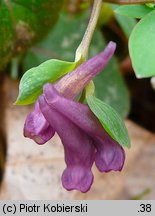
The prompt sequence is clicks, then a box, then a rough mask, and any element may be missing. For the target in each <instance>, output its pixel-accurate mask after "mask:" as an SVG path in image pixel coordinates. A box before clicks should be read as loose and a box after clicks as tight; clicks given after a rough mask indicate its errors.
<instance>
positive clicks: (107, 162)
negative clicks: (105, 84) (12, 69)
mask: <svg viewBox="0 0 155 216" xmlns="http://www.w3.org/2000/svg"><path fill="white" fill-rule="evenodd" d="M44 94H45V98H46V101H47V102H48V104H49V105H50V106H51V107H52V108H53V109H56V110H57V111H58V112H60V113H61V114H63V115H64V116H65V117H66V118H68V119H69V120H70V121H72V122H73V123H74V124H76V125H77V126H78V127H79V128H81V129H83V130H84V131H85V132H86V133H87V134H89V135H90V136H91V137H92V138H93V139H94V140H95V142H94V143H95V146H96V149H97V153H96V159H95V161H96V165H97V167H98V169H99V170H100V171H101V172H108V171H111V170H115V171H117V170H121V169H122V167H123V164H124V160H125V153H124V150H123V148H122V147H121V146H120V145H119V144H118V143H117V142H116V141H114V140H113V139H112V138H111V137H110V135H109V134H108V133H107V132H106V131H105V130H104V128H103V127H102V126H101V124H100V123H99V121H98V119H97V118H96V117H95V115H94V114H93V113H92V112H91V110H90V109H89V107H88V106H86V105H84V104H80V103H78V102H74V101H72V100H69V99H66V98H64V97H63V96H61V95H60V94H59V93H58V92H57V91H56V89H55V88H54V87H53V86H52V85H51V84H46V85H45V86H44Z"/></svg>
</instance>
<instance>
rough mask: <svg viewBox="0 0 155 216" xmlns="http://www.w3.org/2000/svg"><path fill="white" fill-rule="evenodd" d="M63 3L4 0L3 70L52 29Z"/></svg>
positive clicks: (0, 31) (0, 5) (0, 6)
mask: <svg viewBox="0 0 155 216" xmlns="http://www.w3.org/2000/svg"><path fill="white" fill-rule="evenodd" d="M62 2H63V0H59V1H57V0H48V1H45V0H12V1H6V0H1V1H0V70H2V69H3V68H4V67H5V66H6V64H7V63H8V62H9V61H10V60H11V59H12V57H13V56H16V55H19V54H20V53H23V52H24V51H25V50H26V49H27V48H28V47H29V46H30V45H32V44H33V43H35V42H36V41H38V40H39V39H40V38H42V37H43V36H44V35H45V34H46V33H47V32H48V30H49V27H51V26H53V25H54V24H55V22H56V20H57V18H58V15H59V11H60V9H61V5H62Z"/></svg>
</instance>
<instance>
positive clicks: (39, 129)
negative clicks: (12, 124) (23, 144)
mask: <svg viewBox="0 0 155 216" xmlns="http://www.w3.org/2000/svg"><path fill="white" fill-rule="evenodd" d="M54 134H55V131H54V130H53V128H52V127H51V125H50V124H49V123H48V122H47V121H46V119H45V117H44V116H43V114H42V112H41V111H40V107H39V103H38V101H37V102H36V103H35V106H34V111H33V112H31V113H29V114H28V116H27V118H26V121H25V124H24V136H25V137H29V138H30V139H33V140H34V141H35V142H36V143H37V144H44V143H46V142H47V141H48V140H50V139H51V138H52V137H53V136H54Z"/></svg>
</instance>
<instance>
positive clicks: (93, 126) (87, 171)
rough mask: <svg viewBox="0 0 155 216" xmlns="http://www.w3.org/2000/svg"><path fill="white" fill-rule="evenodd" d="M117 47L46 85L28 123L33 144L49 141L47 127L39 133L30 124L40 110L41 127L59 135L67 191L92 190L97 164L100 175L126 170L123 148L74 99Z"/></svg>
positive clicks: (27, 131) (63, 182)
mask: <svg viewBox="0 0 155 216" xmlns="http://www.w3.org/2000/svg"><path fill="white" fill-rule="evenodd" d="M115 48H116V44H115V43H113V42H110V43H109V44H108V46H107V47H106V48H105V50H104V51H103V52H101V53H99V54H98V55H97V56H95V57H93V58H91V59H90V60H88V61H86V62H85V63H83V64H82V65H80V66H79V67H78V68H77V69H75V70H74V71H72V72H70V73H69V74H67V75H65V76H64V77H62V78H61V79H60V80H59V81H58V82H57V83H55V84H54V85H51V84H46V85H45V86H44V88H43V92H44V94H43V95H42V96H40V97H39V109H37V110H34V112H32V116H33V118H32V117H31V114H29V116H28V118H27V120H26V122H27V124H25V127H24V131H25V135H26V136H27V137H30V138H31V139H34V141H36V137H37V140H38V137H39V140H40V138H41V140H42V143H45V142H46V141H47V140H49V139H50V136H49V133H47V134H46V130H44V129H45V128H46V126H45V127H42V129H43V130H39V129H38V128H40V127H39V124H34V122H33V123H31V121H32V120H33V121H34V120H35V117H34V116H35V114H36V115H38V111H39V116H40V119H42V121H43V123H42V125H48V126H47V128H49V131H51V132H52V133H51V134H52V135H53V134H54V131H56V132H57V133H58V134H59V136H60V138H61V140H62V143H63V145H64V153H65V161H66V165H67V168H66V169H65V171H64V172H63V175H62V184H63V186H64V187H65V188H66V189H67V190H72V189H77V190H80V191H81V192H86V191H87V190H89V188H90V187H91V184H92V182H93V175H92V172H91V167H92V165H93V162H94V161H95V163H96V166H97V167H98V169H99V170H100V171H101V172H108V171H110V170H115V171H118V170H121V169H122V167H123V164H124V159H125V154H124V150H123V148H122V147H121V146H120V145H119V144H118V143H117V142H116V141H114V140H113V139H112V138H111V137H110V136H109V134H108V133H107V132H106V131H105V130H104V129H103V127H102V126H101V124H100V122H99V121H98V119H97V118H96V116H95V115H94V114H93V113H92V112H91V110H90V109H89V107H88V106H87V105H84V104H80V103H78V102H74V101H73V100H72V99H73V98H74V97H75V96H77V95H78V94H79V93H80V92H81V91H82V90H83V88H84V87H85V86H86V85H87V84H88V83H89V82H90V80H91V79H92V78H93V77H94V76H96V75H97V74H98V73H99V72H101V70H103V69H104V68H105V66H106V65H107V63H108V62H109V60H110V59H111V57H112V56H113V53H114V51H115ZM36 103H37V104H38V102H36ZM30 117H31V118H30ZM31 125H35V127H36V128H35V127H32V129H33V130H31ZM34 128H35V130H34ZM47 131H48V130H47ZM49 131H48V132H49ZM30 132H31V133H30ZM35 132H37V133H35ZM43 134H44V135H45V137H44V139H43V138H42V135H43ZM45 138H46V139H45ZM45 140H46V141H45Z"/></svg>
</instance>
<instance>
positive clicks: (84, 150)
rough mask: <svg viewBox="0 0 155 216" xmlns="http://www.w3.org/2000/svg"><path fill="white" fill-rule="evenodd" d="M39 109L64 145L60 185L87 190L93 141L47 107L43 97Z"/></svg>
mask: <svg viewBox="0 0 155 216" xmlns="http://www.w3.org/2000/svg"><path fill="white" fill-rule="evenodd" d="M39 104H40V109H41V111H42V113H43V115H44V117H45V118H46V119H47V121H48V122H49V123H50V125H52V127H53V128H54V130H55V131H56V132H57V133H58V135H59V136H60V138H61V141H62V143H63V145H64V153H65V161H66V164H67V168H66V169H65V171H64V173H63V175H62V184H63V186H64V187H65V188H66V189H67V190H73V189H76V190H80V191H81V192H86V191H88V190H89V188H90V186H91V184H92V182H93V175H92V172H91V167H92V165H93V162H94V155H95V149H94V145H93V144H92V142H93V140H92V139H91V138H90V137H89V136H88V135H87V134H86V133H84V132H83V131H82V130H81V129H80V128H78V127H77V126H76V125H75V124H74V123H72V122H71V121H70V120H69V119H67V118H65V117H64V116H63V115H62V114H60V113H59V112H57V111H56V110H55V109H54V108H52V107H51V106H49V105H48V103H47V102H46V100H45V97H44V96H40V97H39Z"/></svg>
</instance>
